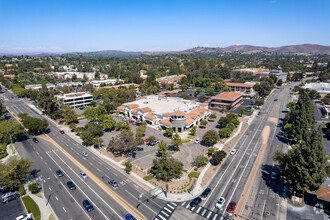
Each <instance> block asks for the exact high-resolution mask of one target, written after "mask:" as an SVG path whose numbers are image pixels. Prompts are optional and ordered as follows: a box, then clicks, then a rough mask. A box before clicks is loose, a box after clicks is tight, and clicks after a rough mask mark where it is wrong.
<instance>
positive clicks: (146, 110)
mask: <svg viewBox="0 0 330 220" xmlns="http://www.w3.org/2000/svg"><path fill="white" fill-rule="evenodd" d="M140 110H141V111H142V112H151V111H152V110H151V108H149V107H144V108H140Z"/></svg>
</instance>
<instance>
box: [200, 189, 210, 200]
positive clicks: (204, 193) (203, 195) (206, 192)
mask: <svg viewBox="0 0 330 220" xmlns="http://www.w3.org/2000/svg"><path fill="white" fill-rule="evenodd" d="M210 192H211V189H210V188H206V189H205V190H204V192H203V193H202V195H201V198H202V200H205V199H206V198H207V197H208V195H209V194H210Z"/></svg>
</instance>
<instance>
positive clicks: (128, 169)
mask: <svg viewBox="0 0 330 220" xmlns="http://www.w3.org/2000/svg"><path fill="white" fill-rule="evenodd" d="M132 166H133V165H132V163H131V162H129V161H126V162H125V171H126V173H127V174H129V173H130V172H131V171H132Z"/></svg>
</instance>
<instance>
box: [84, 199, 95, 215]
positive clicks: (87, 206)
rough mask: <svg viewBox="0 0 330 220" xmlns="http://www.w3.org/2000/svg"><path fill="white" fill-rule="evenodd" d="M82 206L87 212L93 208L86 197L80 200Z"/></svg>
mask: <svg viewBox="0 0 330 220" xmlns="http://www.w3.org/2000/svg"><path fill="white" fill-rule="evenodd" d="M82 204H83V206H84V207H85V209H86V210H87V212H91V211H93V210H94V207H93V205H92V204H91V203H90V202H89V201H88V200H87V199H86V200H84V201H83V202H82Z"/></svg>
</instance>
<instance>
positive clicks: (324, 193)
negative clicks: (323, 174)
mask: <svg viewBox="0 0 330 220" xmlns="http://www.w3.org/2000/svg"><path fill="white" fill-rule="evenodd" d="M316 196H317V198H318V199H321V200H323V201H327V202H330V189H329V188H326V187H323V186H321V187H320V189H318V190H317V191H316Z"/></svg>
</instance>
